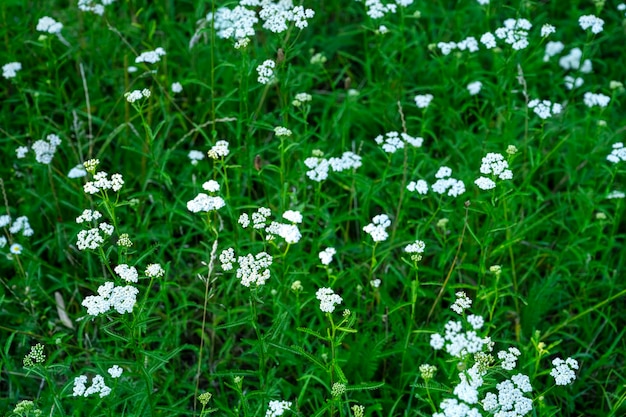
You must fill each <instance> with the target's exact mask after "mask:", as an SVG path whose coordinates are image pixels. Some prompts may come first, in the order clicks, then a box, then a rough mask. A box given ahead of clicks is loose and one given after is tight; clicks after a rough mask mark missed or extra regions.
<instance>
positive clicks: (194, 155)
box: [187, 149, 204, 166]
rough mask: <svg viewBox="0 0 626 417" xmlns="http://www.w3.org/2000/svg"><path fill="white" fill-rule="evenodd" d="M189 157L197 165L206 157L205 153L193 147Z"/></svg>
mask: <svg viewBox="0 0 626 417" xmlns="http://www.w3.org/2000/svg"><path fill="white" fill-rule="evenodd" d="M187 158H189V160H190V161H191V165H194V166H195V165H198V162H199V161H202V160H203V159H204V154H203V153H202V152H200V151H197V150H195V149H192V150H190V151H189V153H188V154H187Z"/></svg>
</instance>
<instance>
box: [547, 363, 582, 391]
mask: <svg viewBox="0 0 626 417" xmlns="http://www.w3.org/2000/svg"><path fill="white" fill-rule="evenodd" d="M552 365H554V368H552V370H551V371H550V375H552V376H553V377H554V382H555V384H556V385H568V384H571V383H572V382H573V381H574V380H575V379H576V373H575V372H574V370H576V369H578V362H577V361H576V359H572V358H567V359H566V360H563V359H561V358H556V359H554V360H553V361H552Z"/></svg>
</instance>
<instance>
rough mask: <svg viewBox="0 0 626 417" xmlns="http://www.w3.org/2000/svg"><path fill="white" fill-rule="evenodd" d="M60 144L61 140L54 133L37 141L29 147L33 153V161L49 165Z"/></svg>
mask: <svg viewBox="0 0 626 417" xmlns="http://www.w3.org/2000/svg"><path fill="white" fill-rule="evenodd" d="M60 144H61V139H60V138H59V136H58V135H55V134H54V133H51V134H49V135H48V136H46V139H39V140H38V141H36V142H35V143H33V145H32V146H31V148H32V150H33V151H34V152H35V159H36V160H37V162H39V163H41V164H46V165H49V164H50V162H52V157H53V156H54V154H55V152H56V149H57V147H58V146H59V145H60Z"/></svg>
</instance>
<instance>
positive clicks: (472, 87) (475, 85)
mask: <svg viewBox="0 0 626 417" xmlns="http://www.w3.org/2000/svg"><path fill="white" fill-rule="evenodd" d="M482 88H483V83H481V82H480V81H474V82H471V83H469V84H468V85H467V91H469V93H470V96H475V95H476V94H478V93H480V90H482Z"/></svg>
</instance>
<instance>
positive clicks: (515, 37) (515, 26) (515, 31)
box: [495, 19, 533, 50]
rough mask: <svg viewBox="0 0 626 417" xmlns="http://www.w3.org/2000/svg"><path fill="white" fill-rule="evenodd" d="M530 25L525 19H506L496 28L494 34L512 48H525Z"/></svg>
mask: <svg viewBox="0 0 626 417" xmlns="http://www.w3.org/2000/svg"><path fill="white" fill-rule="evenodd" d="M532 26H533V25H532V24H531V23H530V22H529V21H528V20H526V19H506V20H505V21H504V26H502V27H500V28H498V29H496V31H495V34H496V37H497V38H498V39H502V40H504V42H505V43H507V44H509V45H511V47H512V48H513V49H516V50H520V49H525V48H526V47H527V46H528V45H529V43H528V31H529V30H530V29H531V28H532Z"/></svg>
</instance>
